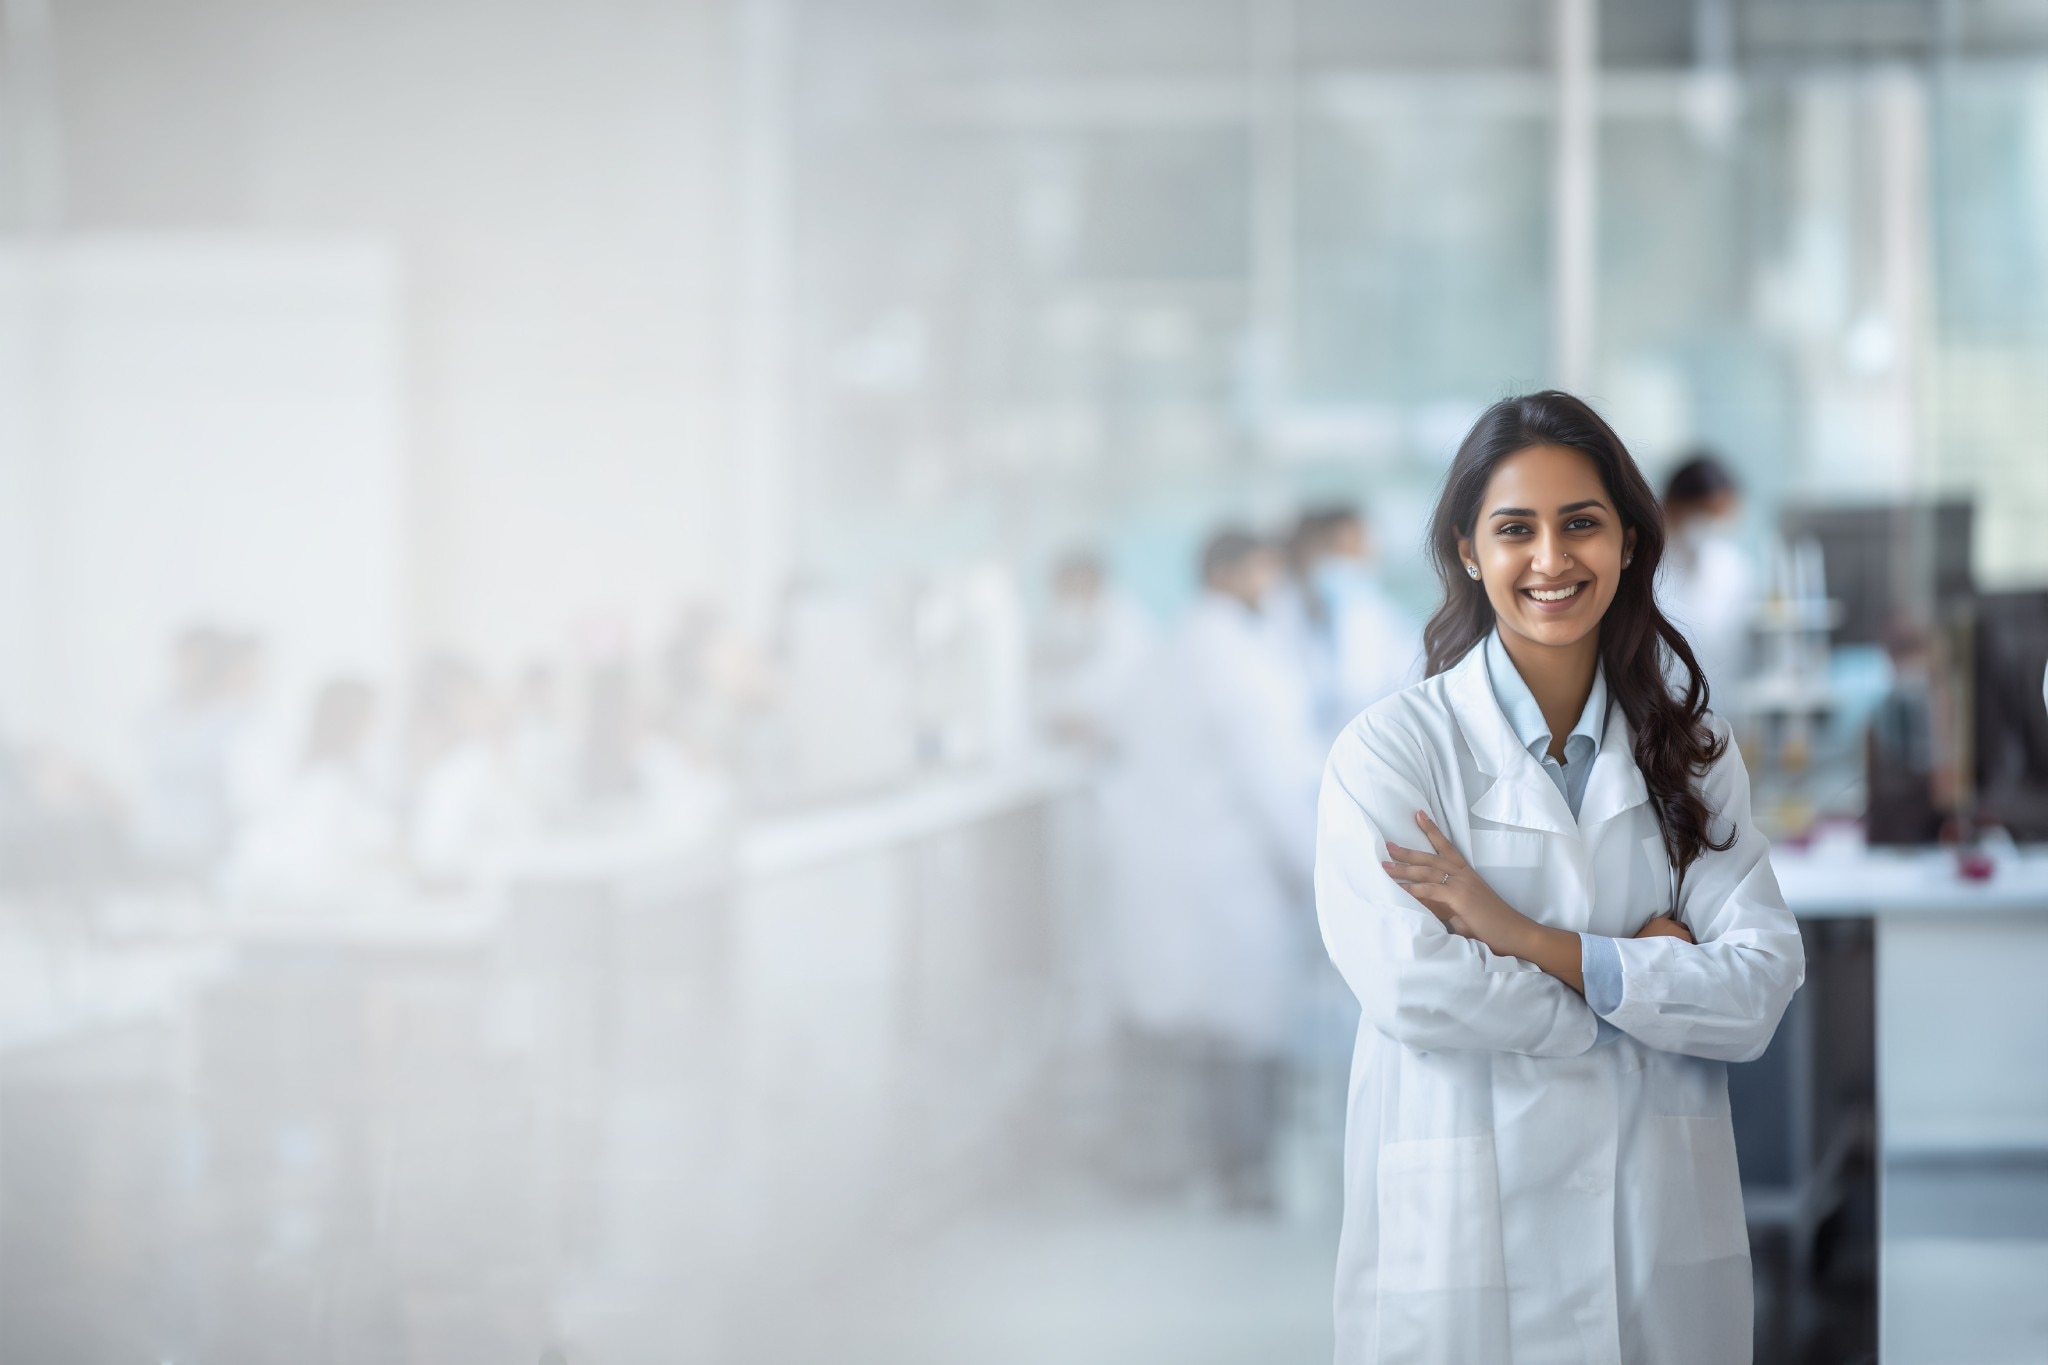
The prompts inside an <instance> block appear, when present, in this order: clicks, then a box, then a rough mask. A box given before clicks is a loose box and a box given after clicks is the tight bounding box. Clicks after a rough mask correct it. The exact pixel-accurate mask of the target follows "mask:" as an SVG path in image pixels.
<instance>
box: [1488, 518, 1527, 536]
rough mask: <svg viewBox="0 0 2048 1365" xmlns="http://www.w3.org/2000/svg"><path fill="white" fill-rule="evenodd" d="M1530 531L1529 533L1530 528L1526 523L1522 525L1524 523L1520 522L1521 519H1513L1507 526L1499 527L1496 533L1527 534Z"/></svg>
mask: <svg viewBox="0 0 2048 1365" xmlns="http://www.w3.org/2000/svg"><path fill="white" fill-rule="evenodd" d="M1528 533H1529V528H1528V527H1526V526H1524V525H1522V523H1521V522H1519V521H1511V522H1509V523H1508V524H1507V525H1505V526H1502V527H1499V528H1498V529H1497V530H1496V531H1495V534H1496V535H1503V536H1505V535H1527V534H1528Z"/></svg>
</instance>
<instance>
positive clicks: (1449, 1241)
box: [1379, 1133, 1507, 1294]
mask: <svg viewBox="0 0 2048 1365" xmlns="http://www.w3.org/2000/svg"><path fill="white" fill-rule="evenodd" d="M1379 1224H1380V1228H1379V1271H1380V1274H1379V1283H1380V1289H1381V1291H1382V1292H1383V1293H1390V1294H1407V1293H1425V1292H1429V1291H1432V1290H1443V1289H1486V1288H1491V1287H1494V1286H1497V1285H1502V1284H1505V1283H1506V1282H1507V1276H1506V1274H1505V1271H1504V1270H1503V1267H1502V1259H1501V1233H1500V1175H1499V1172H1498V1170H1497V1169H1496V1167H1495V1164H1494V1152H1493V1135H1492V1134H1490V1133H1481V1134H1479V1135H1477V1136H1473V1137H1457V1138H1423V1139H1421V1140H1418V1141H1413V1142H1390V1143H1387V1144H1386V1145H1385V1146H1383V1147H1381V1148H1380V1158H1379Z"/></svg>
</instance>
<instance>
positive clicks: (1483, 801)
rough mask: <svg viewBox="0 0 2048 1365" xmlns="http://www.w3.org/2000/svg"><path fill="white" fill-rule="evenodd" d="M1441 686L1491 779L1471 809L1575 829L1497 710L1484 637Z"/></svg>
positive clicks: (1534, 825) (1515, 821)
mask: <svg viewBox="0 0 2048 1365" xmlns="http://www.w3.org/2000/svg"><path fill="white" fill-rule="evenodd" d="M1444 686H1445V689H1446V691H1447V693H1448V695H1449V697H1450V700H1451V710H1452V711H1453V712H1454V713H1455V714H1456V715H1457V717H1458V728H1459V729H1460V730H1461V731H1463V732H1464V735H1465V743H1466V745H1467V746H1468V747H1469V748H1470V749H1471V750H1472V757H1473V759H1474V760H1475V761H1476V762H1477V763H1478V764H1479V770H1480V772H1482V773H1484V774H1485V775H1486V776H1488V777H1490V778H1492V779H1493V785H1491V786H1490V787H1488V788H1487V789H1486V790H1485V791H1484V792H1482V793H1481V794H1480V796H1479V798H1478V800H1476V801H1474V802H1473V803H1472V813H1473V814H1474V815H1476V816H1479V817H1480V818H1481V819H1483V820H1492V821H1493V822H1495V823H1496V824H1502V825H1518V826H1520V827H1521V828H1523V829H1541V830H1548V831H1549V832H1551V833H1553V834H1575V833H1577V832H1578V824H1577V822H1575V821H1574V820H1573V819H1572V813H1571V808H1570V807H1569V806H1567V805H1565V800H1564V797H1563V795H1562V794H1561V793H1559V791H1558V790H1557V788H1556V787H1555V786H1553V785H1552V784H1551V781H1550V779H1549V778H1547V777H1545V776H1544V775H1543V770H1542V769H1541V768H1539V767H1537V766H1536V760H1535V759H1533V758H1531V757H1529V751H1528V750H1527V749H1524V748H1523V747H1522V742H1521V740H1519V739H1517V738H1515V728H1514V726H1512V725H1510V724H1508V718H1507V717H1506V716H1504V715H1502V714H1501V709H1500V703H1499V702H1498V701H1497V700H1495V699H1494V695H1493V684H1492V683H1491V682H1490V681H1488V679H1487V676H1486V642H1485V641H1484V640H1482V641H1480V642H1479V643H1478V644H1476V645H1474V646H1473V647H1472V648H1471V649H1470V650H1467V651H1466V653H1465V657H1464V658H1462V659H1460V660H1459V661H1458V662H1457V663H1455V664H1453V665H1452V666H1451V671H1450V673H1449V675H1448V676H1447V677H1446V678H1445V680H1444ZM1598 775H1599V770H1598V768H1597V767H1596V768H1595V770H1594V772H1593V774H1592V775H1590V776H1589V777H1588V778H1587V780H1588V781H1589V782H1590V781H1592V780H1593V778H1594V777H1597V776H1598Z"/></svg>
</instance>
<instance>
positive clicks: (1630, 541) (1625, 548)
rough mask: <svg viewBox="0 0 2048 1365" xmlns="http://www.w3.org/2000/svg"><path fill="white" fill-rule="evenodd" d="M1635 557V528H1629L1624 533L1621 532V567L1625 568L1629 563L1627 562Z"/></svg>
mask: <svg viewBox="0 0 2048 1365" xmlns="http://www.w3.org/2000/svg"><path fill="white" fill-rule="evenodd" d="M1635 557H1636V528H1635V527H1633V526H1631V527H1629V528H1628V530H1627V531H1625V532H1623V533H1622V537H1621V562H1622V565H1623V566H1624V567H1626V566H1627V564H1628V562H1629V561H1630V560H1631V559H1634V558H1635Z"/></svg>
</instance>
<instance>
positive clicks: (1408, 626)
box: [1272, 504, 1422, 737]
mask: <svg viewBox="0 0 2048 1365" xmlns="http://www.w3.org/2000/svg"><path fill="white" fill-rule="evenodd" d="M1288 551H1289V559H1290V561H1291V562H1290V565H1289V567H1290V569H1291V570H1292V572H1291V574H1290V576H1289V580H1288V582H1287V583H1286V585H1285V586H1284V587H1283V588H1282V589H1281V590H1280V591H1279V592H1278V593H1277V594H1276V595H1275V598H1276V600H1275V602H1274V604H1273V610H1272V616H1273V620H1274V625H1275V627H1276V629H1277V630H1278V631H1279V633H1280V634H1281V636H1282V637H1283V638H1284V639H1285V640H1286V641H1287V642H1288V644H1289V646H1290V647H1291V648H1292V649H1293V650H1294V651H1295V652H1296V653H1297V655H1298V656H1299V659H1300V662H1299V665H1298V666H1299V667H1300V668H1301V670H1302V673H1303V675H1304V677H1305V679H1306V680H1307V683H1308V686H1309V688H1310V692H1311V697H1312V701H1313V704H1314V706H1315V711H1316V722H1317V724H1318V725H1320V726H1322V727H1323V733H1324V735H1325V736H1326V737H1334V736H1335V735H1336V734H1337V733H1338V732H1339V731H1341V730H1342V729H1343V728H1344V726H1345V725H1346V724H1347V723H1348V722H1349V721H1350V719H1351V718H1352V717H1353V716H1355V715H1357V714H1358V713H1359V712H1360V711H1362V710H1364V709H1365V708H1366V707H1367V706H1370V705H1371V704H1372V703H1374V702H1376V701H1378V700H1379V699H1380V698H1381V697H1384V696H1386V695H1387V694H1388V693H1390V692H1394V691H1398V690H1399V689H1400V688H1403V687H1406V686H1407V685H1409V684H1410V683H1413V682H1415V681H1417V680H1418V679H1419V678H1420V677H1421V676H1422V631H1421V629H1420V627H1418V626H1417V625H1416V623H1415V621H1414V619H1413V618H1412V617H1410V616H1409V614H1408V613H1407V612H1405V611H1403V610H1402V609H1401V607H1400V605H1399V604H1398V603H1396V602H1395V601H1394V599H1393V598H1392V597H1391V596H1389V595H1388V593H1387V591H1386V589H1385V587H1383V586H1382V585H1381V583H1380V578H1379V574H1378V572H1377V571H1376V570H1375V567H1374V562H1373V554H1372V536H1371V534H1370V532H1369V531H1368V530H1367V528H1366V524H1365V515H1364V513H1362V512H1361V511H1360V510H1359V509H1358V508H1357V507H1355V506H1351V505H1348V504H1342V505H1333V506H1328V507H1317V508H1311V509H1309V510H1308V511H1306V512H1304V513H1302V515H1301V518H1300V520H1299V521H1297V522H1296V523H1295V528H1294V533H1293V535H1291V536H1290V537H1289V538H1288Z"/></svg>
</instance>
